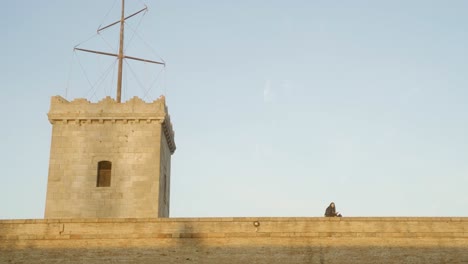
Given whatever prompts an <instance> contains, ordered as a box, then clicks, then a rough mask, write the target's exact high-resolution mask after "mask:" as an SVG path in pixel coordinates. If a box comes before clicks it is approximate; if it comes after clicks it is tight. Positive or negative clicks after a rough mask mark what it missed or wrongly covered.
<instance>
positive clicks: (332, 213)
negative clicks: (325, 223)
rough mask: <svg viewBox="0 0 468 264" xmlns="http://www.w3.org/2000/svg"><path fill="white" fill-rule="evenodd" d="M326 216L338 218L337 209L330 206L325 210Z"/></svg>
mask: <svg viewBox="0 0 468 264" xmlns="http://www.w3.org/2000/svg"><path fill="white" fill-rule="evenodd" d="M325 216H327V217H334V216H336V209H335V207H332V206H331V205H329V206H328V207H327V210H325Z"/></svg>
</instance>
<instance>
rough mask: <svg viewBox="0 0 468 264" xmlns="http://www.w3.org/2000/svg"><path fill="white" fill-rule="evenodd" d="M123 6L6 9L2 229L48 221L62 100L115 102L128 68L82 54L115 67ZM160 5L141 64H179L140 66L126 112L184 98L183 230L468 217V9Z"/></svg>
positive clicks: (376, 4) (177, 197)
mask: <svg viewBox="0 0 468 264" xmlns="http://www.w3.org/2000/svg"><path fill="white" fill-rule="evenodd" d="M119 2H120V1H118V0H102V1H98V2H96V1H91V0H83V1H52V0H44V1H32V0H28V1H26V0H19V1H5V3H2V10H4V11H5V12H4V13H5V14H4V15H3V16H1V17H0V25H2V26H3V28H4V29H6V31H4V33H3V34H2V36H3V37H2V41H1V42H0V50H2V51H3V52H4V54H3V59H2V60H1V62H0V72H1V77H2V78H1V79H2V86H3V89H2V93H1V95H0V96H1V99H2V104H0V111H2V113H3V125H2V129H1V130H0V142H1V147H2V148H1V151H0V165H1V167H2V174H1V176H0V219H9V218H43V214H44V206H45V194H46V187H47V173H48V158H49V151H50V138H51V125H50V123H49V122H48V120H47V115H46V114H47V112H48V110H49V103H50V97H51V96H54V95H61V96H63V97H66V98H67V99H74V98H80V97H85V98H87V99H89V100H91V101H93V102H95V101H97V100H100V99H102V98H103V97H104V96H107V95H109V96H112V97H115V88H114V87H115V82H116V81H115V67H112V66H115V65H116V64H115V59H114V58H112V57H102V56H94V55H89V54H83V53H78V52H73V47H74V46H75V45H77V44H80V47H82V48H91V49H99V50H103V51H108V52H115V51H116V50H117V45H118V42H117V38H118V36H117V30H118V29H110V30H108V31H106V32H104V33H102V34H101V35H99V36H98V35H96V33H95V32H96V29H97V28H98V27H99V25H105V24H108V23H111V22H114V21H115V20H117V19H118V18H119ZM351 2H352V3H351ZM144 4H145V3H144V2H143V1H140V0H135V1H131V0H127V10H128V13H131V12H132V11H137V10H139V9H141V8H143V7H144ZM146 4H147V5H148V7H149V12H148V13H146V14H145V15H144V16H143V17H142V19H141V18H140V17H135V18H132V19H131V21H128V26H127V31H126V32H127V33H126V36H127V42H126V46H127V48H126V52H127V54H129V55H131V56H140V57H145V58H148V59H164V61H165V62H166V63H167V66H166V67H165V68H163V67H160V66H153V65H149V64H145V63H137V62H128V63H126V64H125V65H124V70H125V71H126V75H125V77H124V85H125V87H124V91H123V100H128V99H129V98H131V97H133V96H139V97H141V98H143V99H145V100H146V101H148V102H149V101H152V100H154V99H156V98H158V97H159V95H161V94H164V95H165V96H166V98H167V103H168V107H169V112H170V114H171V120H172V122H173V126H174V129H175V132H176V135H175V141H176V144H177V150H176V152H175V154H174V155H173V156H172V175H171V177H172V178H171V211H170V214H171V216H173V217H207V216H298V217H300V216H322V215H323V213H324V211H325V208H326V207H327V206H328V204H329V203H330V202H332V201H334V202H335V203H336V205H337V209H338V211H340V212H341V213H342V214H343V215H344V216H468V191H467V186H468V137H467V135H468V103H467V102H468V78H467V72H468V63H467V62H468V48H467V47H468V33H467V32H468V30H467V29H468V16H466V10H468V2H467V1H456V0H454V1H422V0H414V1H402V0H394V1H370V0H369V1H362V0H357V1H302V0H291V1H266V0H264V1H262V0H250V1H246V0H240V1H227V0H217V1H214V0H207V1H180V0H173V1H156V0H153V1H146ZM112 7H113V8H112ZM136 29H138V30H136ZM134 32H138V33H136V34H135V33H134ZM102 76H105V77H103V78H102V79H100V78H101V77H102ZM101 80H102V81H101Z"/></svg>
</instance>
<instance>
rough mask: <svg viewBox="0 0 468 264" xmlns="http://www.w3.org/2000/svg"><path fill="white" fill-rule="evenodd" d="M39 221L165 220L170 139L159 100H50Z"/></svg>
mask: <svg viewBox="0 0 468 264" xmlns="http://www.w3.org/2000/svg"><path fill="white" fill-rule="evenodd" d="M48 116H49V121H50V123H51V124H52V143H51V150H50V164H49V178H48V183H47V198H46V209H45V218H101V217H113V218H143V217H144V218H150V217H169V204H170V201H169V197H170V195H169V190H170V176H171V155H172V154H173V153H174V151H175V148H176V146H175V142H174V132H173V130H172V124H171V121H170V118H169V114H168V110H167V107H166V103H165V98H164V97H160V98H159V99H157V100H155V101H154V102H152V103H146V102H144V101H143V100H141V99H139V98H137V97H134V98H132V99H130V100H129V101H127V102H124V103H117V102H116V101H115V100H114V99H111V98H110V97H106V98H105V99H103V100H101V101H100V102H98V103H91V102H89V101H87V100H86V99H75V100H73V101H71V102H69V101H67V100H65V99H64V98H62V97H60V96H55V97H52V99H51V105H50V111H49V114H48Z"/></svg>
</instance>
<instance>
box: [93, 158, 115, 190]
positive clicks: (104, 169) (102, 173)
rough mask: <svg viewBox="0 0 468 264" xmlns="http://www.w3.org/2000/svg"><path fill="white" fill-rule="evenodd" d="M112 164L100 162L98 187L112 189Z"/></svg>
mask: <svg viewBox="0 0 468 264" xmlns="http://www.w3.org/2000/svg"><path fill="white" fill-rule="evenodd" d="M111 172H112V162H110V161H106V160H105V161H100V162H98V173H97V184H96V187H110V185H111Z"/></svg>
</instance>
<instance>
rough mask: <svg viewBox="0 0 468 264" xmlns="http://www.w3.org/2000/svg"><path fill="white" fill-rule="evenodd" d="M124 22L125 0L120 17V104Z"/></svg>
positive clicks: (118, 81) (118, 86)
mask: <svg viewBox="0 0 468 264" xmlns="http://www.w3.org/2000/svg"><path fill="white" fill-rule="evenodd" d="M124 22H125V0H122V15H121V17H120V45H119V54H118V59H119V72H118V75H117V103H120V102H121V101H122V100H121V94H122V67H123V59H124V54H123V46H124Z"/></svg>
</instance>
